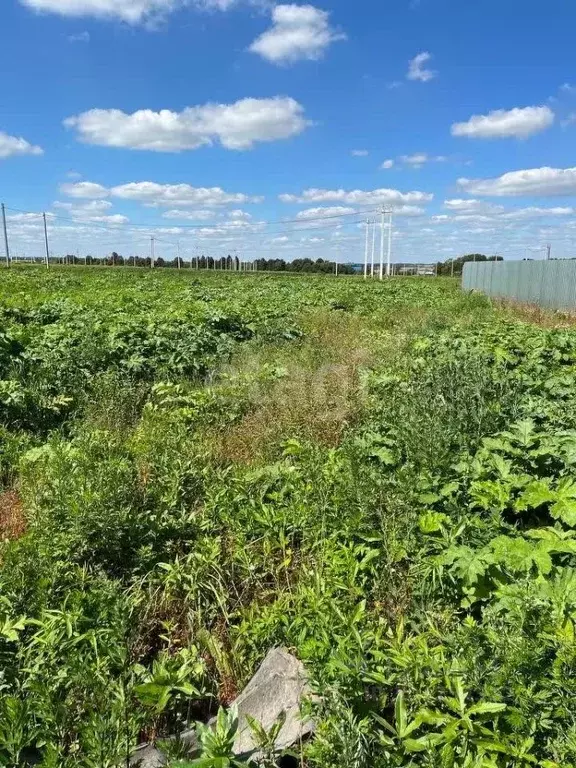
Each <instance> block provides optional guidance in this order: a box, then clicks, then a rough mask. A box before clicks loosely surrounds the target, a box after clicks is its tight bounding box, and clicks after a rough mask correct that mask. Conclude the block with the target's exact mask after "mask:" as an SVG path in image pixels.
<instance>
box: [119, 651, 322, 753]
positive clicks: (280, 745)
mask: <svg viewBox="0 0 576 768" xmlns="http://www.w3.org/2000/svg"><path fill="white" fill-rule="evenodd" d="M311 695H312V691H311V689H310V686H309V685H308V679H307V675H306V670H305V669H304V665H303V664H302V662H300V661H298V659H297V658H295V657H294V656H292V655H291V654H290V653H288V651H286V650H285V649H283V648H274V649H272V650H271V651H270V652H269V653H268V655H267V656H266V658H265V659H264V661H263V662H262V664H261V665H260V667H259V668H258V670H257V672H256V674H255V675H254V677H253V678H252V679H251V680H250V682H249V683H248V685H247V686H246V688H244V690H243V691H242V693H241V694H240V695H239V696H238V698H237V699H236V700H235V701H234V702H233V703H232V704H233V706H236V709H237V711H238V732H237V734H236V739H235V740H234V753H235V754H236V755H237V756H239V757H240V756H252V757H253V758H254V759H255V760H256V761H257V760H258V754H257V745H256V744H255V743H254V740H253V736H252V729H251V728H250V725H249V724H248V720H247V719H246V716H247V715H250V716H251V717H253V718H254V720H256V721H257V722H258V723H260V725H261V726H262V727H263V728H264V730H266V731H269V730H270V729H271V728H272V726H273V725H274V724H275V723H276V722H277V720H278V718H279V716H280V715H281V714H282V713H283V712H284V713H285V715H286V720H285V721H284V724H283V726H282V728H281V729H280V732H279V733H278V736H277V738H276V748H277V750H278V751H279V752H281V751H283V750H285V749H288V748H289V747H291V746H293V745H294V744H298V743H299V742H300V741H301V740H302V739H304V738H305V737H306V736H308V735H310V734H311V733H313V732H314V723H313V722H312V720H305V721H303V720H302V719H301V715H300V708H301V705H302V701H303V699H304V698H308V697H311ZM215 721H216V718H213V719H212V720H211V721H210V725H214V723H215ZM177 738H178V740H179V741H181V742H182V743H183V744H185V745H186V748H187V750H188V752H189V753H190V754H194V753H195V752H197V751H198V747H199V745H198V738H197V736H196V730H195V729H194V728H191V729H189V730H186V731H182V733H180V734H179V735H178V737H177ZM139 749H140V748H139ZM138 759H140V760H141V761H142V762H141V763H138V762H134V763H132V762H131V765H134V766H139V768H157V766H163V765H166V761H165V759H164V758H163V756H162V754H161V753H160V752H159V751H158V750H157V749H155V748H154V747H152V746H149V747H146V748H144V747H143V748H142V752H141V753H139V751H138V750H136V752H135V753H134V755H133V760H135V761H137V760H138ZM146 760H148V762H146ZM154 760H156V761H159V760H163V762H154Z"/></svg>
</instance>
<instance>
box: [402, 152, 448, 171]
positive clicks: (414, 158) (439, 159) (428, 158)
mask: <svg viewBox="0 0 576 768" xmlns="http://www.w3.org/2000/svg"><path fill="white" fill-rule="evenodd" d="M399 159H400V161H401V162H403V163H404V165H410V166H412V168H422V166H423V165H425V164H426V163H443V162H444V161H445V160H446V157H445V156H444V155H428V154H426V152H415V153H414V154H413V155H401V156H400V158H399Z"/></svg>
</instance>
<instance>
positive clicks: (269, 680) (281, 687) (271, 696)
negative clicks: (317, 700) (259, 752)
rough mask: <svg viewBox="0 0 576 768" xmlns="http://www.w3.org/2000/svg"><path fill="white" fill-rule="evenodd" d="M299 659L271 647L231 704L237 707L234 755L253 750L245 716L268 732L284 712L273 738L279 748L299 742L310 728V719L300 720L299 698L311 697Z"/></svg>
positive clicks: (252, 742)
mask: <svg viewBox="0 0 576 768" xmlns="http://www.w3.org/2000/svg"><path fill="white" fill-rule="evenodd" d="M311 693H312V691H311V690H310V687H309V685H308V679H307V675H306V670H305V669H304V665H303V664H302V662H300V661H298V659H297V658H295V657H294V656H292V655H291V654H290V653H288V651H286V650H285V649H283V648H274V649H272V650H271V651H270V652H269V653H268V655H267V656H266V658H265V659H264V661H263V662H262V664H261V666H260V668H259V669H258V671H257V672H256V674H255V675H254V677H253V678H252V679H251V680H250V682H249V683H248V685H247V686H246V688H244V690H243V691H242V693H241V694H240V695H239V696H238V698H237V699H236V701H235V702H234V704H235V705H236V707H237V709H238V733H237V735H236V740H235V741H234V752H235V753H236V754H237V755H243V754H249V753H251V752H253V751H254V750H255V749H256V745H255V744H254V740H253V736H252V730H251V728H250V726H249V724H248V721H247V719H246V715H250V716H251V717H253V718H254V719H255V720H256V721H257V722H258V723H260V725H261V726H262V727H263V728H264V730H266V731H269V730H270V728H272V726H273V725H274V724H275V723H276V721H277V720H278V717H279V716H280V715H281V714H282V712H284V713H285V714H286V720H285V722H284V725H283V726H282V728H281V730H280V732H279V734H278V737H277V738H276V747H277V749H278V750H279V751H281V750H284V749H287V748H288V747H291V746H292V745H293V744H296V743H298V742H300V741H301V740H302V739H303V738H304V737H305V736H307V735H309V734H310V733H312V732H313V730H314V724H313V722H312V721H311V720H307V721H302V719H301V715H300V708H301V705H302V700H303V699H304V698H306V697H309V696H311Z"/></svg>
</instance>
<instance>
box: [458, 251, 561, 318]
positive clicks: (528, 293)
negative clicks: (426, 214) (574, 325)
mask: <svg viewBox="0 0 576 768" xmlns="http://www.w3.org/2000/svg"><path fill="white" fill-rule="evenodd" d="M462 289H463V290H465V291H481V292H482V293H485V294H486V295H487V296H494V297H496V298H502V299H512V300H514V301H520V302H525V303H529V304H538V305H539V306H541V307H551V308H554V309H575V308H576V261H479V262H473V261H470V262H467V263H466V264H464V270H463V272H462Z"/></svg>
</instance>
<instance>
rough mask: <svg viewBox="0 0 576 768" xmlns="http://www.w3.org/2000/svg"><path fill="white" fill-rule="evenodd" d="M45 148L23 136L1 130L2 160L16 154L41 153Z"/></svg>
mask: <svg viewBox="0 0 576 768" xmlns="http://www.w3.org/2000/svg"><path fill="white" fill-rule="evenodd" d="M43 152H44V150H43V149H42V147H36V146H34V145H33V144H30V142H28V141H26V139H23V138H22V137H18V136H9V135H8V134H7V133H3V132H2V131H0V160H2V159H4V158H6V157H14V156H16V155H41V154H43Z"/></svg>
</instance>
